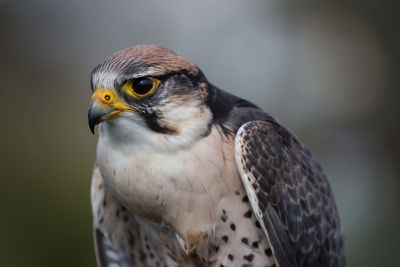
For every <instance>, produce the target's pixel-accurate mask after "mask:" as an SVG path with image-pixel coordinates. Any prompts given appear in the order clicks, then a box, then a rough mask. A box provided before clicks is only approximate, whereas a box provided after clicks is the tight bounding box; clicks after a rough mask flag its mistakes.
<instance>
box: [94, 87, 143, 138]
mask: <svg viewBox="0 0 400 267" xmlns="http://www.w3.org/2000/svg"><path fill="white" fill-rule="evenodd" d="M122 111H131V112H136V110H135V109H133V108H131V107H129V106H128V105H127V104H125V102H124V100H123V99H121V98H120V97H118V96H117V95H116V94H115V93H114V92H113V91H111V90H109V89H106V88H99V89H97V90H96V91H95V92H94V93H93V95H92V101H91V102H90V105H89V112H88V121H89V128H90V131H91V132H92V133H93V134H94V127H95V126H96V125H97V124H99V123H100V122H102V121H105V120H109V119H113V118H117V117H118V115H119V113H121V112H122Z"/></svg>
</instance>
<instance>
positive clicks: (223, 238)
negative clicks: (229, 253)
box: [222, 235, 229, 243]
mask: <svg viewBox="0 0 400 267" xmlns="http://www.w3.org/2000/svg"><path fill="white" fill-rule="evenodd" d="M222 240H223V241H224V242H225V243H228V240H229V238H228V236H226V235H224V236H223V237H222Z"/></svg>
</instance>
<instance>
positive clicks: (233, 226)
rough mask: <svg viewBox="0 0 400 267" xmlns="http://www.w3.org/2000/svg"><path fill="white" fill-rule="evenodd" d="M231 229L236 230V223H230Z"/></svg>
mask: <svg viewBox="0 0 400 267" xmlns="http://www.w3.org/2000/svg"><path fill="white" fill-rule="evenodd" d="M231 229H232V231H235V230H236V225H235V224H234V223H231Z"/></svg>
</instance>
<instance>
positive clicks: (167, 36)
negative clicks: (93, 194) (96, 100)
mask: <svg viewBox="0 0 400 267" xmlns="http://www.w3.org/2000/svg"><path fill="white" fill-rule="evenodd" d="M398 10H399V9H398V8H396V6H395V2H394V1H393V2H389V1H380V2H377V1H361V0H360V1H355V0H351V1H335V2H333V1H331V3H328V2H327V1H325V2H322V1H302V2H301V3H300V1H292V2H283V1H232V0H229V1H228V0H224V1H211V0H208V1H201V2H200V1H197V2H192V1H183V0H182V1H78V0H73V1H54V0H48V1H45V0H40V1H7V0H0V75H1V76H0V78H1V82H0V84H1V87H0V90H1V91H0V92H1V94H0V101H1V104H0V111H1V131H0V145H1V149H0V168H1V172H0V173H1V178H0V211H1V217H0V266H94V265H95V261H94V250H93V245H92V236H91V231H92V230H91V210H90V200H89V186H90V176H91V169H92V166H93V161H94V158H95V143H96V137H95V136H92V135H91V133H90V131H89V128H88V126H87V107H88V103H89V98H90V89H89V74H90V71H91V69H92V68H93V67H94V66H95V65H96V64H98V63H99V62H100V61H101V60H103V59H104V58H105V57H106V56H108V55H109V54H111V53H112V52H114V51H116V50H119V49H121V48H124V47H127V46H131V45H135V44H142V43H151V44H159V45H163V46H165V47H167V48H170V49H172V50H174V51H176V52H179V53H181V54H183V55H185V56H186V57H188V58H189V59H191V60H192V61H193V62H195V63H196V64H197V65H198V66H199V67H200V68H201V69H202V70H203V71H204V73H205V74H206V76H207V77H208V79H209V80H210V81H211V82H212V83H214V84H215V85H217V86H219V87H221V88H222V89H224V90H227V91H229V92H232V93H234V94H237V95H239V96H241V97H244V98H246V99H248V100H251V101H253V102H255V103H256V104H257V105H259V106H261V107H262V108H263V109H264V110H266V111H268V112H269V113H271V114H273V115H274V116H276V117H278V118H279V119H280V121H281V122H282V123H284V124H285V125H286V126H288V127H289V128H291V129H292V130H293V131H294V132H295V133H296V134H297V135H298V136H300V138H301V139H302V140H303V141H304V142H305V143H306V144H307V145H308V146H309V147H310V148H311V149H312V150H313V151H314V152H315V154H316V155H317V156H318V157H319V159H320V160H321V162H322V165H323V166H324V168H325V170H326V172H327V174H328V177H329V179H330V181H331V184H332V187H333V190H334V193H335V197H336V200H337V204H338V208H339V211H340V214H341V219H342V225H343V229H344V232H345V236H346V251H347V258H348V265H349V266H395V265H396V263H398V262H399V261H398V260H397V256H398V255H396V253H397V254H398V252H400V245H399V242H398V240H399V237H400V233H399V230H398V225H399V222H400V220H399V217H400V214H399V207H398V204H399V203H400V202H399V192H400V186H399V173H400V172H399V164H398V161H399V150H400V149H399V148H400V142H399V133H400V128H399V112H398V105H397V101H398V99H399V90H398V84H399V75H398V72H399V70H400V66H399V59H400V57H399V47H400V42H399V30H398V28H399V20H398V18H397V17H398Z"/></svg>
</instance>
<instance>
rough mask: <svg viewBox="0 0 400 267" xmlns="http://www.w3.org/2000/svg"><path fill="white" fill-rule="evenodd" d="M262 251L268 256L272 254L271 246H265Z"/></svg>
mask: <svg viewBox="0 0 400 267" xmlns="http://www.w3.org/2000/svg"><path fill="white" fill-rule="evenodd" d="M264 252H265V255H267V256H268V257H271V255H272V250H271V248H267V249H266V250H264Z"/></svg>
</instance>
